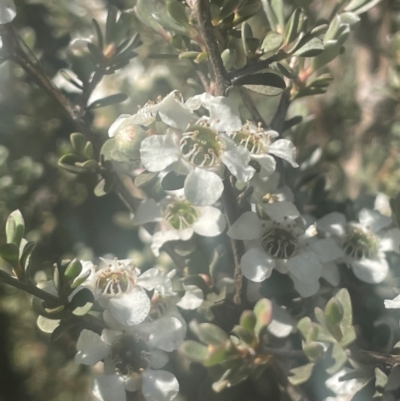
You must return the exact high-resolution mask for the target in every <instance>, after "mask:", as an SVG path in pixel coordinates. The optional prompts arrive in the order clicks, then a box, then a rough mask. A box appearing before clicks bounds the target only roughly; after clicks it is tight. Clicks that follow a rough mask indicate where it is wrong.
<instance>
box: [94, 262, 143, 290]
mask: <svg viewBox="0 0 400 401" xmlns="http://www.w3.org/2000/svg"><path fill="white" fill-rule="evenodd" d="M117 263H118V262H117ZM135 283H136V274H135V272H134V271H133V270H128V269H127V268H126V267H125V266H124V267H120V268H119V269H118V270H117V271H116V270H113V269H111V268H107V269H104V270H101V271H100V272H99V276H98V278H97V281H96V286H97V288H99V289H100V290H101V291H102V292H103V294H104V295H119V294H123V293H125V292H129V291H130V290H131V289H132V287H133V286H134V285H135Z"/></svg>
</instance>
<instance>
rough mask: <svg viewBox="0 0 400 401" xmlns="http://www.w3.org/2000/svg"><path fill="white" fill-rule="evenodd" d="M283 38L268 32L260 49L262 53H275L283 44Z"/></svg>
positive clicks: (275, 33) (276, 33)
mask: <svg viewBox="0 0 400 401" xmlns="http://www.w3.org/2000/svg"><path fill="white" fill-rule="evenodd" d="M283 40H284V39H283V36H282V35H281V34H279V33H278V32H268V33H267V36H266V37H265V38H264V40H263V42H262V45H261V49H262V50H263V52H264V53H275V52H276V51H277V50H278V49H279V48H280V47H281V46H282V44H283Z"/></svg>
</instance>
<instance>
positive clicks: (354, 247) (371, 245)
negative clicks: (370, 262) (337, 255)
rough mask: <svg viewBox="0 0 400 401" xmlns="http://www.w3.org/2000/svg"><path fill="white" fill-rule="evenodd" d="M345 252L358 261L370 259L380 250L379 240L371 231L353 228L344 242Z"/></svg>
mask: <svg viewBox="0 0 400 401" xmlns="http://www.w3.org/2000/svg"><path fill="white" fill-rule="evenodd" d="M343 250H344V251H345V252H346V254H347V255H349V256H351V257H352V258H354V259H357V260H361V259H363V258H370V257H373V256H374V255H375V254H376V252H377V250H378V240H377V238H376V237H375V235H374V234H372V233H371V232H370V231H369V230H363V229H361V228H353V229H352V230H351V231H349V232H348V234H347V237H346V239H345V240H344V243H343Z"/></svg>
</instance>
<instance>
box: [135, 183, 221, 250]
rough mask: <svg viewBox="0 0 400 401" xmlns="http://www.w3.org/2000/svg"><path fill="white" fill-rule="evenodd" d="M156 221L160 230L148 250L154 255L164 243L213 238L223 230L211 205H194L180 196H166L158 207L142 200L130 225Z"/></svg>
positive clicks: (148, 200)
mask: <svg viewBox="0 0 400 401" xmlns="http://www.w3.org/2000/svg"><path fill="white" fill-rule="evenodd" d="M154 221H155V222H159V230H156V232H155V233H154V235H153V237H152V244H151V249H152V251H153V253H154V255H155V256H158V255H159V253H160V252H159V250H160V248H161V247H162V246H163V244H164V243H165V242H167V241H176V240H182V241H187V240H189V239H190V238H191V237H192V236H193V234H194V233H196V234H199V235H202V236H205V237H215V236H216V235H219V234H221V233H222V232H223V231H224V230H225V227H226V221H225V217H224V215H223V214H222V213H221V211H220V210H219V209H217V208H215V207H213V206H194V205H193V204H191V203H190V202H189V201H188V200H186V199H185V198H184V197H183V196H179V193H178V191H177V196H168V197H166V198H164V199H163V200H161V202H159V203H158V204H157V203H156V202H155V201H154V200H153V199H151V198H147V199H146V200H144V201H143V202H142V203H141V204H140V206H139V208H138V210H137V212H136V214H135V216H134V218H133V223H135V224H145V223H149V222H154Z"/></svg>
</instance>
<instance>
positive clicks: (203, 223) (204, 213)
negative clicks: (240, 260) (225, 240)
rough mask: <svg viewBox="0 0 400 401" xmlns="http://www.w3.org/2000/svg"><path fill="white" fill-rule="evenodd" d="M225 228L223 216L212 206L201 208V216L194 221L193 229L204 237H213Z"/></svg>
mask: <svg viewBox="0 0 400 401" xmlns="http://www.w3.org/2000/svg"><path fill="white" fill-rule="evenodd" d="M225 228H226V220H225V216H224V215H223V214H222V212H221V211H220V210H219V209H217V208H215V207H212V206H204V207H202V208H201V216H200V217H199V219H198V220H197V221H196V222H195V223H194V225H193V229H194V231H195V232H196V233H197V234H199V235H202V236H204V237H215V236H216V235H219V234H221V233H222V232H223V231H224V230H225Z"/></svg>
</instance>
